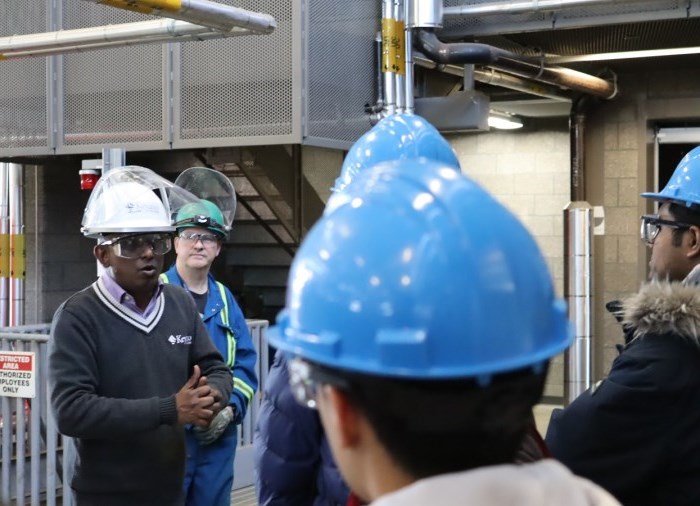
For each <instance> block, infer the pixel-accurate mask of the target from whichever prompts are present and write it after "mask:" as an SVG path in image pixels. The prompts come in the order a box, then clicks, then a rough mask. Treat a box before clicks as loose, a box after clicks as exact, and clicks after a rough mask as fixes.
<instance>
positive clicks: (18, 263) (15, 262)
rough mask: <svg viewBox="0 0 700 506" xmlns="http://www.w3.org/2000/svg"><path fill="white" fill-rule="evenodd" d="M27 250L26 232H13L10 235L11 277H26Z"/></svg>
mask: <svg viewBox="0 0 700 506" xmlns="http://www.w3.org/2000/svg"><path fill="white" fill-rule="evenodd" d="M26 259H27V251H26V249H25V247H24V234H12V235H11V236H10V277H11V278H15V279H24V278H25V274H26V273H25V265H26Z"/></svg>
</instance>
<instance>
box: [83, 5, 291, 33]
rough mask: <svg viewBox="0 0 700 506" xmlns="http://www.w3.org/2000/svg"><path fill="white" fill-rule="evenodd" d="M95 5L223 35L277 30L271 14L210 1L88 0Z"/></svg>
mask: <svg viewBox="0 0 700 506" xmlns="http://www.w3.org/2000/svg"><path fill="white" fill-rule="evenodd" d="M85 1H87V2H91V3H95V4H103V5H109V6H111V7H117V8H120V9H125V10H130V11H136V12H140V13H143V14H153V15H156V16H162V17H165V18H173V19H179V20H182V21H188V22H190V23H194V24H196V25H203V26H207V27H209V28H211V29H214V30H219V31H223V32H228V31H231V30H232V29H233V28H245V29H247V30H250V31H253V32H256V33H263V34H265V33H271V32H272V31H273V30H274V29H275V28H277V23H276V22H275V19H274V18H273V17H272V16H270V15H269V14H262V13H259V12H252V11H247V10H245V9H239V8H238V7H232V6H229V5H224V4H220V3H217V2H211V1H209V0H85Z"/></svg>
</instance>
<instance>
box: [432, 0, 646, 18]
mask: <svg viewBox="0 0 700 506" xmlns="http://www.w3.org/2000/svg"><path fill="white" fill-rule="evenodd" d="M632 2H634V3H639V2H640V0H527V1H522V2H494V3H484V4H471V5H456V6H453V7H444V8H443V15H444V16H488V15H493V14H522V13H526V12H538V11H559V10H563V9H571V8H575V7H590V6H594V5H605V4H615V5H620V4H623V3H632Z"/></svg>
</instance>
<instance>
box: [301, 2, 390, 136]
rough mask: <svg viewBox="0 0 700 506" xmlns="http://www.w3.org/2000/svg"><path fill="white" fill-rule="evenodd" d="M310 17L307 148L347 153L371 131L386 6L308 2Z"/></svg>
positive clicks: (307, 25) (374, 3)
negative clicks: (377, 48)
mask: <svg viewBox="0 0 700 506" xmlns="http://www.w3.org/2000/svg"><path fill="white" fill-rule="evenodd" d="M306 12H307V13H308V17H307V20H306V33H307V37H308V39H307V43H306V51H307V53H306V58H305V62H306V65H307V66H306V72H307V73H306V77H305V86H306V94H305V95H306V97H307V103H306V110H305V118H304V144H309V145H316V146H322V147H335V148H347V147H349V146H350V145H352V143H353V142H355V141H356V140H357V139H358V137H360V136H361V135H362V134H363V133H365V132H366V131H367V130H369V128H370V127H371V125H370V123H369V119H368V116H367V114H365V111H364V106H365V104H368V103H372V102H373V101H374V100H375V99H376V97H375V94H376V88H375V87H376V77H375V76H376V67H375V56H374V38H375V36H376V34H377V32H378V31H379V30H380V21H381V2H379V0H356V1H353V2H348V1H338V0H308V1H307V3H306Z"/></svg>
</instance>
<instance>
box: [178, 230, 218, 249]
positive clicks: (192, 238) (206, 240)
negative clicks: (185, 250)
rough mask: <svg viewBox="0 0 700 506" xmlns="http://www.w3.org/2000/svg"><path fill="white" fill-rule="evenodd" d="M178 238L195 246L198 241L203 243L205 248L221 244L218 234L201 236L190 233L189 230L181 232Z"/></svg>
mask: <svg viewBox="0 0 700 506" xmlns="http://www.w3.org/2000/svg"><path fill="white" fill-rule="evenodd" d="M178 237H179V238H180V239H182V240H183V241H186V242H188V243H190V244H195V243H196V242H197V241H201V242H202V244H203V245H204V246H214V245H215V244H217V243H218V242H219V236H218V235H216V234H200V233H197V232H189V231H187V230H183V231H182V232H180V233H179V234H178Z"/></svg>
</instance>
